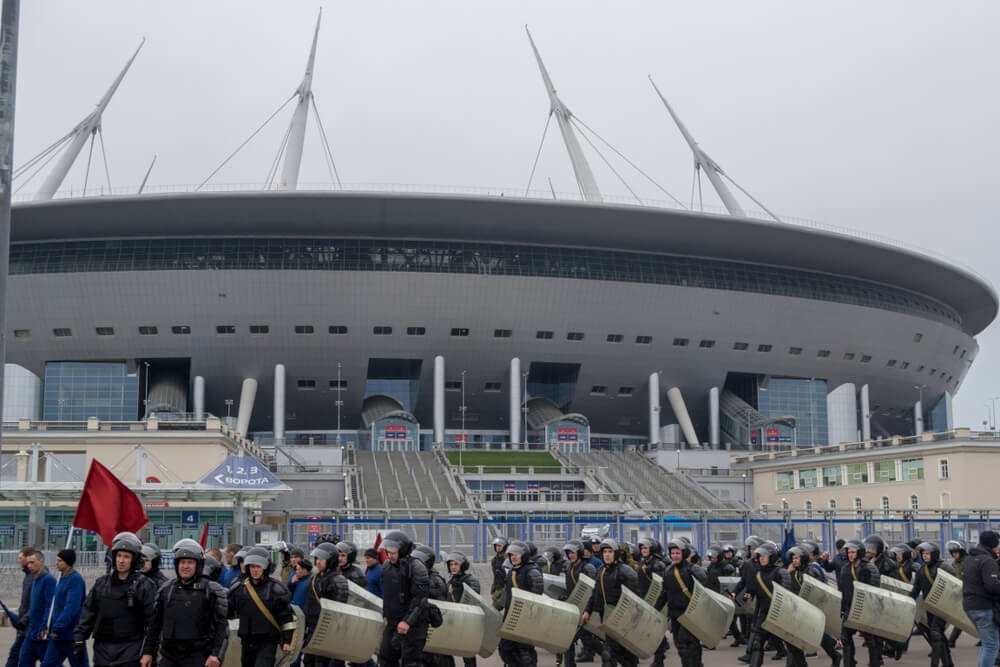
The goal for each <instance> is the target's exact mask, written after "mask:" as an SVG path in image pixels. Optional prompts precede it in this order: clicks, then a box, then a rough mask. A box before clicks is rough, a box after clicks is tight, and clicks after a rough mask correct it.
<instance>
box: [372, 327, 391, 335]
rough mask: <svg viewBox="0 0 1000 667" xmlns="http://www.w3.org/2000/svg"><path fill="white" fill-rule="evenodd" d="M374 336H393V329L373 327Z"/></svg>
mask: <svg viewBox="0 0 1000 667" xmlns="http://www.w3.org/2000/svg"><path fill="white" fill-rule="evenodd" d="M372 334H374V335H376V336H391V335H392V327H387V326H377V327H372Z"/></svg>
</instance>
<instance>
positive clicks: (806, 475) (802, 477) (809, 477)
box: [799, 468, 818, 489]
mask: <svg viewBox="0 0 1000 667" xmlns="http://www.w3.org/2000/svg"><path fill="white" fill-rule="evenodd" d="M816 480H817V475H816V468H807V469H805V470H800V471H799V488H800V489H815V488H816V487H817V486H818V484H817V483H816Z"/></svg>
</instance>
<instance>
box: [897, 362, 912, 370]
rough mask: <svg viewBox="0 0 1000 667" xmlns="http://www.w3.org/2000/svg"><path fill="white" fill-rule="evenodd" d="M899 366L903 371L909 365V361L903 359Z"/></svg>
mask: <svg viewBox="0 0 1000 667" xmlns="http://www.w3.org/2000/svg"><path fill="white" fill-rule="evenodd" d="M899 367H900V368H902V369H903V370H904V371H905V370H906V369H907V368H909V367H910V362H909V361H904V362H903V363H901V364H900V365H899Z"/></svg>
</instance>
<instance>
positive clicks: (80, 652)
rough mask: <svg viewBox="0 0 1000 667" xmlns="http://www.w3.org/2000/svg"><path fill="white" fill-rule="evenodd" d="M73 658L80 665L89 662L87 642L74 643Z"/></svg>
mask: <svg viewBox="0 0 1000 667" xmlns="http://www.w3.org/2000/svg"><path fill="white" fill-rule="evenodd" d="M73 657H74V658H75V659H76V661H77V662H79V663H81V664H82V663H84V662H86V660H87V642H73Z"/></svg>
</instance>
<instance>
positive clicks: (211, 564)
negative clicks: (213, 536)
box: [201, 554, 222, 581]
mask: <svg viewBox="0 0 1000 667" xmlns="http://www.w3.org/2000/svg"><path fill="white" fill-rule="evenodd" d="M220 574H222V564H221V563H219V561H217V560H216V559H215V558H214V557H212V556H209V555H208V554H205V564H204V565H202V567H201V576H203V577H205V578H207V579H209V580H211V581H218V580H219V575H220Z"/></svg>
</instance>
